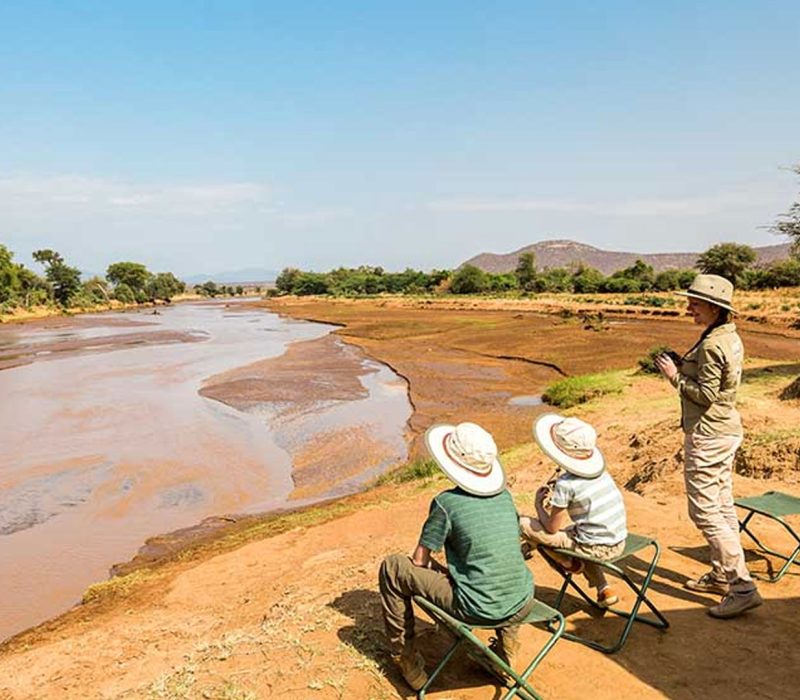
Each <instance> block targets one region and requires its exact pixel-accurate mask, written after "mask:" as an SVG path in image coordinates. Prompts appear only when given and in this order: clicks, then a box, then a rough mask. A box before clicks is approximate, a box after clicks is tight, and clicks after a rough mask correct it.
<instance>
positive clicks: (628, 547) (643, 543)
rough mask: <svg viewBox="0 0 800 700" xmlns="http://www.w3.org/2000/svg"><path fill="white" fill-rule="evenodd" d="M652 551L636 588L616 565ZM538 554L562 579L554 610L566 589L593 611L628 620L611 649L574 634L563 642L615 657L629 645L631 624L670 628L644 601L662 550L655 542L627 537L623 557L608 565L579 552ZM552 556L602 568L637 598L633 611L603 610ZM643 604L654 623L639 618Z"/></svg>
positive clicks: (566, 635) (543, 550)
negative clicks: (581, 645)
mask: <svg viewBox="0 0 800 700" xmlns="http://www.w3.org/2000/svg"><path fill="white" fill-rule="evenodd" d="M650 546H652V547H653V550H654V551H653V557H652V559H651V560H650V563H649V565H648V569H647V573H646V574H645V577H644V580H643V581H642V583H641V585H637V584H636V582H635V581H633V580H632V579H631V577H630V576H628V574H627V572H626V571H625V570H624V569H622V568H621V567H619V566H617V564H616V562H619V561H623V560H625V559H627V558H628V557H630V556H632V555H633V554H635V553H636V552H638V551H640V550H642V549H644V548H646V547H650ZM539 552H540V554H541V555H542V557H543V558H544V559H545V560H546V561H547V562H548V563H549V564H550V565H551V566H552V567H553V568H554V569H555V570H556V571H558V573H559V574H561V576H562V577H563V578H564V583H563V585H562V586H561V590H559V592H558V595H557V596H556V600H555V603H554V607H555V608H556V609H557V610H560V609H561V605H562V603H563V601H564V595H565V594H566V592H567V589H568V588H572V589H573V590H575V591H576V592H577V593H578V595H580V597H581V598H583V599H584V600H585V601H586V602H587V603H588V604H589V605H591V606H592V607H593V608H595V609H596V610H600V611H603V612H604V613H605V612H610V613H613V614H614V615H618V616H619V617H624V618H627V622H626V623H625V626H624V627H623V629H622V633H621V634H620V636H619V638H618V639H617V641H616V642H615V643H614V644H611V645H604V644H601V643H600V642H597V641H595V640H592V639H586V638H585V637H581V636H579V635H577V634H574V633H572V632H564V635H563V636H564V638H565V639H569V640H571V641H573V642H580V643H581V644H585V645H586V646H588V647H591V648H592V649H596V650H597V651H602V652H603V653H604V654H615V653H616V652H618V651H619V650H620V649H622V648H623V647H624V646H625V643H626V642H627V641H628V636H629V635H630V633H631V629H632V628H633V623H634V622H643V623H644V624H646V625H650V626H651V627H656V628H657V629H662V630H664V629H667V628H668V627H669V622H668V621H667V618H666V617H664V615H663V614H662V613H661V612H660V611H659V610H658V608H656V606H655V605H654V604H653V602H652V601H651V600H650V599H649V598H648V597H647V589H648V588H649V586H650V581H651V580H652V578H653V573H654V572H655V570H656V566H657V564H658V559H659V557H660V556H661V548H660V547H659V545H658V542H657V541H656V540H654V539H652V538H649V537H644V536H642V535H634V534H629V535H628V539H627V540H626V543H625V550H624V551H623V553H622V554H620V555H619V556H618V557H615V558H614V559H612V560H609V561H602V560H600V559H594V558H593V557H590V556H587V555H585V554H581V553H580V552H576V551H574V550H571V549H549V548H547V547H542V546H540V547H539ZM552 552H555V553H557V554H561V555H563V556H569V557H572V558H574V559H582V560H583V561H587V562H590V563H592V564H597V565H598V566H601V567H603V568H604V569H606V570H607V571H610V572H611V573H613V574H614V575H615V576H617V577H618V578H620V579H622V580H623V581H624V582H625V583H626V584H627V585H628V587H629V588H630V589H631V590H632V591H633V592H634V594H635V595H636V600H635V601H634V603H633V607H632V608H631V610H630V611H627V610H619V609H617V608H605V607H602V606H601V605H599V604H598V603H597V601H595V600H594V599H593V598H592V597H591V596H590V595H589V594H588V593H587V592H586V591H585V590H584V589H583V588H581V586H580V585H578V584H577V583H576V582H575V579H574V577H573V574H572V572H569V571H567V570H566V569H565V568H564V567H563V566H562V565H561V564H560V563H559V562H558V560H556V559H555V558H554V557H553V556H552ZM642 603H644V604H645V605H646V606H647V607H648V608H649V609H650V611H651V612H652V613H653V614H654V615H655V616H656V619H655V620H651V619H649V618H647V617H642V616H641V615H640V614H639V608H640V607H641V605H642Z"/></svg>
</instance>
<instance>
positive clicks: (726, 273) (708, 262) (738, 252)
mask: <svg viewBox="0 0 800 700" xmlns="http://www.w3.org/2000/svg"><path fill="white" fill-rule="evenodd" d="M755 261H756V252H755V251H754V250H753V249H752V248H751V247H750V246H749V245H742V244H740V243H718V244H717V245H713V246H711V247H710V248H709V249H708V250H707V251H706V252H705V253H703V254H702V255H701V256H700V257H699V258H697V267H698V268H699V269H700V271H701V272H704V273H706V274H709V275H720V276H721V277H725V278H727V279H729V280H730V281H731V282H733V284H735V285H737V286H738V285H739V284H740V283H741V282H742V280H743V275H744V272H745V270H747V269H748V268H749V267H750V266H751V265H752V264H753V263H754V262H755Z"/></svg>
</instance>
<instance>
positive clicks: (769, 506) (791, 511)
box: [734, 491, 800, 518]
mask: <svg viewBox="0 0 800 700" xmlns="http://www.w3.org/2000/svg"><path fill="white" fill-rule="evenodd" d="M734 503H736V505H737V506H739V507H740V508H746V509H747V510H754V511H756V513H761V514H762V515H769V516H771V517H773V518H780V517H783V516H784V515H800V498H798V497H797V496H791V495H790V494H788V493H782V492H780V491H767V492H766V493H763V494H761V495H760V496H750V497H749V498H737V499H736V500H735V501H734Z"/></svg>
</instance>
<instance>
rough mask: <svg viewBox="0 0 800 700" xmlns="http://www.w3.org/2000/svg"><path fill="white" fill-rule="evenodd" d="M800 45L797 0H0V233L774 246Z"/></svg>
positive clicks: (268, 251)
mask: <svg viewBox="0 0 800 700" xmlns="http://www.w3.org/2000/svg"><path fill="white" fill-rule="evenodd" d="M799 45H800V3H798V2H796V0H774V1H773V0H762V1H760V2H757V3H756V2H743V1H739V0H724V1H723V0H706V1H704V2H684V1H683V0H672V1H671V2H669V3H667V2H662V3H649V2H641V0H638V1H636V2H618V1H615V0H604V2H589V0H585V1H583V2H573V1H570V0H561V1H559V2H552V1H550V2H538V1H536V0H520V1H518V2H505V1H503V0H494V1H493V2H488V1H487V2H470V1H468V0H459V1H458V2H451V1H450V0H436V2H431V1H430V0H427V1H425V2H417V1H416V0H406V1H405V2H402V3H388V2H374V0H372V1H363V2H361V1H352V2H342V1H337V0H326V1H325V2H317V1H316V0H308V1H306V2H288V1H286V2H268V1H266V0H264V1H260V2H256V1H250V2H245V1H243V0H219V1H217V0H206V1H201V0H192V1H191V2H190V1H189V0H184V1H180V2H178V1H176V0H158V1H150V0H135V1H134V0H130V1H128V0H119V1H117V2H108V0H101V1H93V0H81V1H80V2H78V1H76V0H59V1H58V2H41V1H38V0H25V1H24V2H21V1H18V0H5V1H4V2H3V3H0V243H2V244H5V245H6V246H7V247H8V248H10V249H11V250H12V251H14V253H15V256H16V259H17V260H18V261H19V262H23V263H25V264H26V265H28V266H31V267H34V268H35V267H36V266H35V265H34V264H33V263H32V261H31V258H30V255H31V252H32V251H33V250H36V249H39V248H53V249H55V250H57V251H59V252H60V253H61V254H62V255H63V256H64V257H65V258H66V260H67V262H69V263H70V264H74V265H76V266H78V267H79V268H81V269H82V270H84V271H92V272H101V273H102V272H103V271H104V270H105V268H106V267H107V265H108V264H109V263H111V262H115V261H119V260H135V261H139V262H143V263H145V264H146V265H147V266H148V267H149V268H150V269H151V270H153V271H163V270H171V271H173V272H176V273H177V274H181V275H190V274H202V273H215V272H222V271H228V270H235V269H238V268H243V267H263V268H267V269H275V270H279V269H281V268H283V267H285V266H295V267H301V268H303V269H315V270H327V269H331V268H333V267H338V266H340V265H346V266H355V265H360V264H371V265H381V266H383V267H385V268H386V269H390V270H394V269H403V268H405V267H408V266H410V267H414V268H421V269H431V268H439V267H444V268H449V267H455V266H457V265H458V264H460V263H461V262H463V261H464V260H466V259H468V258H470V257H472V256H473V255H475V254H477V253H480V252H487V251H488V252H496V253H507V252H510V251H513V250H516V249H518V248H520V247H522V246H525V245H528V244H530V243H534V242H537V241H540V240H545V239H549V238H569V239H573V240H577V241H581V242H583V243H588V244H591V245H595V246H597V247H600V248H605V249H610V250H625V251H638V252H667V251H701V250H704V249H706V248H707V247H709V246H710V245H712V244H714V243H716V242H720V241H737V242H741V243H748V244H751V245H771V244H775V243H780V242H782V240H781V239H779V238H778V237H776V236H775V235H773V234H772V233H770V232H769V230H768V227H769V225H770V224H771V223H772V222H773V221H774V220H775V218H776V217H777V216H778V215H779V214H781V213H782V212H785V211H786V210H788V208H789V206H790V205H791V203H792V202H793V201H795V200H796V199H797V198H798V190H799V189H800V178H798V177H797V176H796V175H795V174H793V173H792V172H791V170H790V168H791V166H792V165H793V164H796V163H800V131H799V130H798V124H800V90H799V89H798V85H800V61H798V60H797V46H799Z"/></svg>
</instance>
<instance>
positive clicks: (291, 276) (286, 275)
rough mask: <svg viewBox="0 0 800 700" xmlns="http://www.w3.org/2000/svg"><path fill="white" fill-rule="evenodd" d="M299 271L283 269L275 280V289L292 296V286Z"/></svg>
mask: <svg viewBox="0 0 800 700" xmlns="http://www.w3.org/2000/svg"><path fill="white" fill-rule="evenodd" d="M299 275H300V270H298V269H297V268H296V267H284V268H283V269H282V270H281V272H280V274H279V275H278V277H277V278H276V279H275V289H277V290H278V291H279V292H283V293H284V294H294V286H295V284H296V283H297V277H298V276H299Z"/></svg>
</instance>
